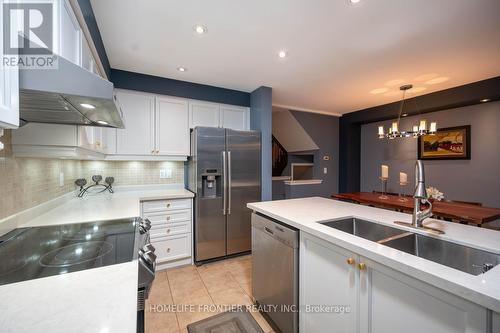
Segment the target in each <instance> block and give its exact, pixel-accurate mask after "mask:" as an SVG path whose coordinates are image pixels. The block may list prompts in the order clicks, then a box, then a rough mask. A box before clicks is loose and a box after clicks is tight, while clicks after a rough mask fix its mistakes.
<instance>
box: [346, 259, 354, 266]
mask: <svg viewBox="0 0 500 333" xmlns="http://www.w3.org/2000/svg"><path fill="white" fill-rule="evenodd" d="M346 262H347V264H348V265H354V263H355V262H356V261H355V260H354V258H347V260H346Z"/></svg>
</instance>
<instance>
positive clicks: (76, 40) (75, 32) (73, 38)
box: [55, 0, 82, 66]
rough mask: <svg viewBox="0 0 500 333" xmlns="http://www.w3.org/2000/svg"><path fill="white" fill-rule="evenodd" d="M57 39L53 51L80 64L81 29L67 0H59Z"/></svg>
mask: <svg viewBox="0 0 500 333" xmlns="http://www.w3.org/2000/svg"><path fill="white" fill-rule="evenodd" d="M59 4H60V5H59V39H58V42H59V43H58V45H57V46H56V48H55V52H56V53H57V54H58V55H60V56H61V57H63V58H65V59H68V60H69V61H71V62H73V63H75V64H77V65H79V66H81V65H82V59H81V58H82V31H81V29H80V25H79V24H78V21H77V19H76V17H75V14H74V13H73V9H72V8H71V5H70V4H69V1H68V0H61V1H59Z"/></svg>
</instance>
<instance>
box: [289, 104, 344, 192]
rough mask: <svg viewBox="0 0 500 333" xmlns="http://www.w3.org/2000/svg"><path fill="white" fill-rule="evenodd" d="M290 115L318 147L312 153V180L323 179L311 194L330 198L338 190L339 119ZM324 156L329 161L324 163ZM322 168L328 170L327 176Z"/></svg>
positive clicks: (312, 114) (311, 114)
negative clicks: (328, 157) (328, 158)
mask: <svg viewBox="0 0 500 333" xmlns="http://www.w3.org/2000/svg"><path fill="white" fill-rule="evenodd" d="M292 115H293V116H294V117H295V119H297V121H298V122H299V124H300V125H301V126H302V127H303V128H304V130H305V131H306V132H307V134H309V136H310V137H311V138H312V139H313V141H314V142H315V143H316V144H317V145H318V147H319V149H318V150H315V151H314V152H312V154H314V178H316V179H323V183H322V184H321V185H312V186H311V193H314V195H320V196H324V197H330V195H332V193H337V192H338V189H339V186H338V179H339V118H338V117H332V116H325V115H321V114H316V113H308V112H298V111H292ZM324 155H328V156H330V160H329V161H324V160H323V156H324ZM323 168H327V169H328V173H327V174H324V173H323Z"/></svg>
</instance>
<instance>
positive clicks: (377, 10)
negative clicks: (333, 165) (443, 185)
mask: <svg viewBox="0 0 500 333" xmlns="http://www.w3.org/2000/svg"><path fill="white" fill-rule="evenodd" d="M91 3H92V7H93V10H94V13H95V16H96V20H97V23H98V26H99V30H100V32H101V35H102V39H103V41H104V45H105V48H106V52H107V54H108V57H109V59H110V62H111V66H112V67H113V68H116V69H123V70H128V71H133V72H139V73H144V74H150V75H156V76H161V77H167V78H172V79H178V80H183V81H190V82H196V83H203V84H209V85H213V86H218V87H225V88H231V89H237V90H242V91H246V92H250V91H253V90H254V89H256V88H258V87H259V86H263V85H265V86H269V87H272V88H273V104H276V105H288V106H294V109H302V110H306V109H309V110H316V111H324V112H330V113H342V114H343V113H347V112H352V111H356V110H361V109H365V108H368V107H373V106H377V105H382V104H386V103H390V102H394V101H397V100H399V99H400V97H401V95H400V93H399V91H398V88H399V86H400V85H401V84H404V83H413V84H414V85H415V87H416V88H417V87H418V88H419V89H420V88H425V89H424V90H420V91H418V90H415V91H414V93H413V95H412V96H418V95H422V94H427V93H430V92H434V91H439V90H443V89H447V88H451V87H456V86H460V85H463V84H466V83H471V82H476V81H480V80H483V79H486V78H491V77H495V76H499V75H500V66H499V63H498V61H497V59H499V58H500V43H498V42H496V41H497V40H499V38H500V35H499V31H500V20H499V19H498V13H499V12H500V1H498V0H475V1H471V0H440V1H422V0H405V1H392V0H378V1H373V0H361V2H359V3H357V4H350V3H349V1H348V0H339V1H331V0H318V1H315V2H314V5H311V3H310V2H309V1H289V0H275V1H264V0H256V1H244V2H238V3H236V2H234V1H233V0H220V1H217V2H213V1H163V0H152V1H147V3H143V2H140V3H139V2H138V1H135V0H107V1H99V0H91ZM196 24H202V25H204V26H206V27H207V29H208V32H207V33H206V34H203V35H198V34H196V33H195V32H194V30H193V26H194V25H196ZM281 49H286V51H287V56H286V57H285V58H283V59H281V58H279V57H278V52H279V51H280V50H281ZM181 66H182V67H186V68H187V69H188V70H187V71H185V72H180V71H178V70H177V68H178V67H181ZM429 82H430V83H429ZM417 91H418V92H417ZM410 97H411V96H410Z"/></svg>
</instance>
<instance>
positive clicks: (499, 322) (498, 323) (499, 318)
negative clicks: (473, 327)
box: [491, 312, 500, 332]
mask: <svg viewBox="0 0 500 333" xmlns="http://www.w3.org/2000/svg"><path fill="white" fill-rule="evenodd" d="M492 316H493V318H492V320H493V324H492V329H491V332H500V313H497V312H493V313H492Z"/></svg>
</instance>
